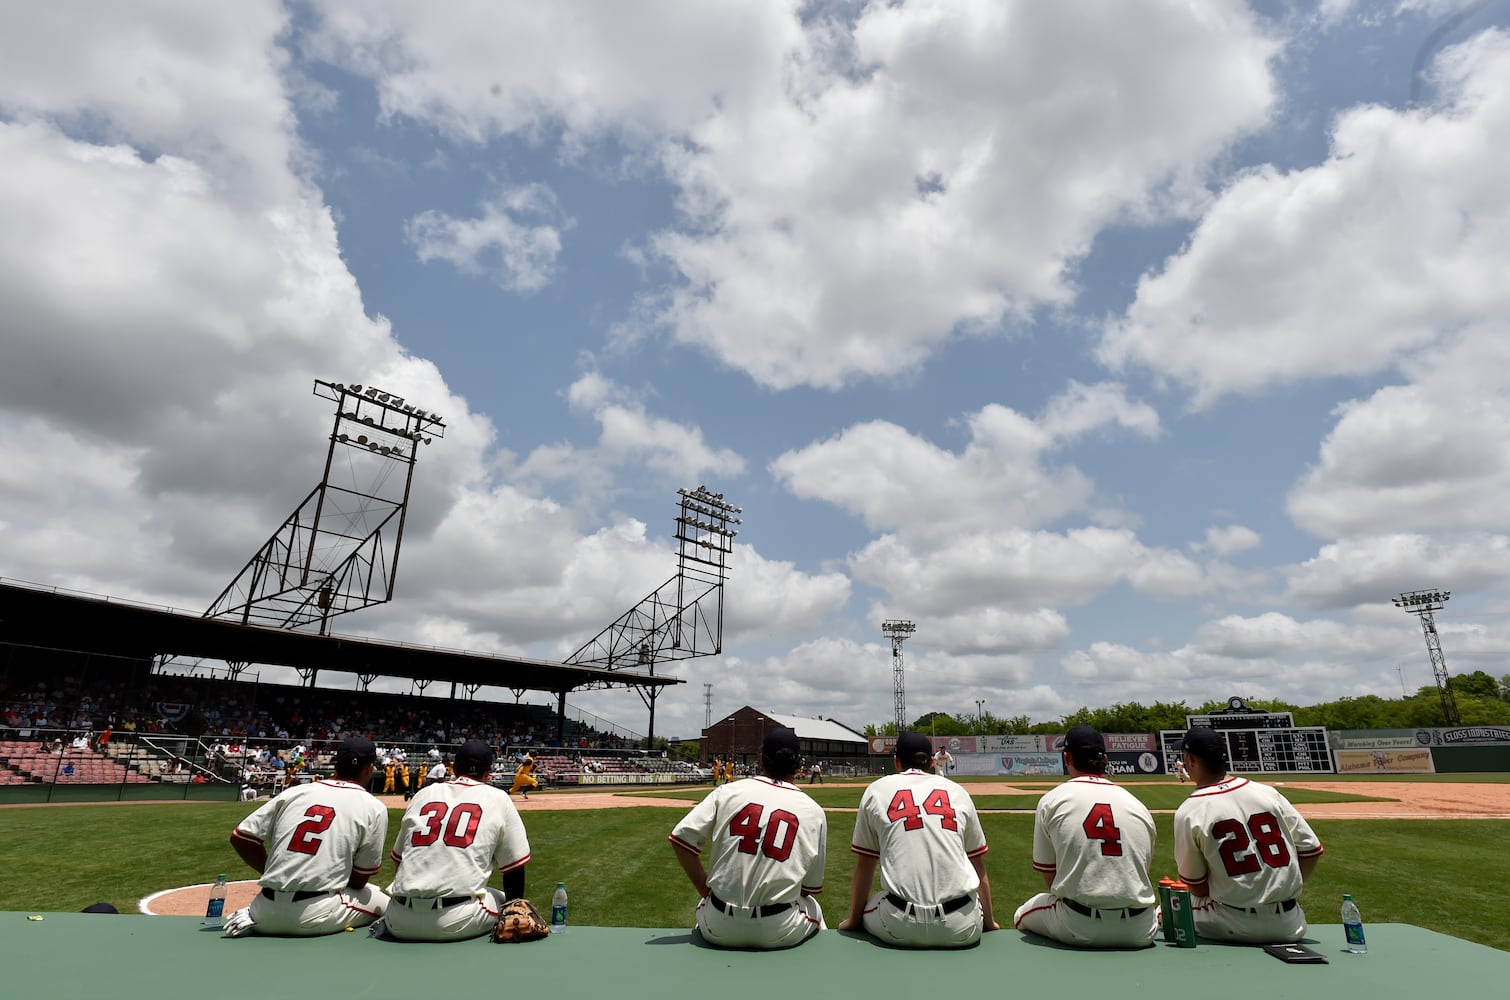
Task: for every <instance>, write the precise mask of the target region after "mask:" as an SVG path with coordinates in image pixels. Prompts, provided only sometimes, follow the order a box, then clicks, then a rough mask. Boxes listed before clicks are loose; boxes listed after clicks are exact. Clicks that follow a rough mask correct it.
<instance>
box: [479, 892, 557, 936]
mask: <svg viewBox="0 0 1510 1000" xmlns="http://www.w3.org/2000/svg"><path fill="white" fill-rule="evenodd" d="M550 932H551V929H550V926H549V925H548V924H546V922H545V920H544V919H542V918H541V916H540V911H539V910H537V909H535V904H534V903H531V902H530V901H529V900H527V899H511V900H509V901H508V902H507V903H504V904H503V912H502V913H500V914H499V915H498V923H496V924H494V925H493V940H494V941H495V942H497V943H498V944H511V943H513V942H515V941H538V940H540V939H541V938H543V937H548V936H549V935H550Z"/></svg>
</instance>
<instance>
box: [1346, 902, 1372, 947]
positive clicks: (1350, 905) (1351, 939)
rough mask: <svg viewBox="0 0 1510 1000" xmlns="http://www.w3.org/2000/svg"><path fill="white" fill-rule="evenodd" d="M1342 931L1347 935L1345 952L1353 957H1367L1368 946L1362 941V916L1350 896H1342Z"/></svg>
mask: <svg viewBox="0 0 1510 1000" xmlns="http://www.w3.org/2000/svg"><path fill="white" fill-rule="evenodd" d="M1342 930H1343V931H1344V932H1345V933H1346V934H1347V950H1348V951H1350V952H1352V953H1353V954H1354V955H1367V954H1368V945H1367V944H1366V943H1365V942H1364V940H1363V914H1361V913H1359V912H1358V904H1357V903H1355V902H1353V897H1352V896H1351V895H1350V894H1347V893H1344V894H1343V896H1342Z"/></svg>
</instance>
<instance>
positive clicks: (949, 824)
mask: <svg viewBox="0 0 1510 1000" xmlns="http://www.w3.org/2000/svg"><path fill="white" fill-rule="evenodd" d="M924 813H927V814H928V815H929V816H937V817H938V818H939V826H942V827H943V828H944V829H945V830H958V829H959V823H957V822H955V819H954V806H952V805H951V804H950V803H949V793H948V792H947V791H945V790H944V789H942V788H935V789H933V790H932V791H931V792H929V793H928V795H927V797H925V798H924V799H923V808H921V809H919V808H918V804H917V800H916V799H914V798H913V796H912V789H910V788H902V789H899V790H898V791H897V793H896V794H895V795H893V796H892V797H891V804H890V805H888V806H887V807H886V818H887V819H889V820H891V821H892V822H893V823H895V822H897V821H898V820H901V822H902V829H904V830H921V829H922V828H923V814H924Z"/></svg>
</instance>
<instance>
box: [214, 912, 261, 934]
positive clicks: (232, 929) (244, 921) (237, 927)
mask: <svg viewBox="0 0 1510 1000" xmlns="http://www.w3.org/2000/svg"><path fill="white" fill-rule="evenodd" d="M253 926H255V924H254V923H253V921H252V908H251V907H250V906H243V907H242V908H241V909H239V910H237V911H236V912H235V913H233V914H231V915H230V916H229V917H227V918H226V920H225V929H224V931H222V933H221V936H222V937H229V938H236V937H246V936H247V935H248V934H250V933H252V927H253Z"/></svg>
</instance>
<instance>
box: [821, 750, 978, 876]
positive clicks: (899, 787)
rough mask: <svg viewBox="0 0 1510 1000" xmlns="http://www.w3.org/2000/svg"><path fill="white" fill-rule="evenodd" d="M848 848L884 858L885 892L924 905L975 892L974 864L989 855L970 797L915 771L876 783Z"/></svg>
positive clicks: (933, 776)
mask: <svg viewBox="0 0 1510 1000" xmlns="http://www.w3.org/2000/svg"><path fill="white" fill-rule="evenodd" d="M849 849H850V850H851V851H854V852H855V853H856V854H864V855H867V856H869V857H873V858H880V860H881V866H880V867H881V887H882V889H884V890H885V891H886V892H890V893H894V894H896V895H898V896H901V897H902V898H903V899H905V900H907V901H908V902H911V903H921V904H924V905H932V904H935V903H941V902H944V901H946V900H950V899H954V898H955V897H957V896H962V895H964V894H965V893H967V892H973V891H975V889H977V888H978V887H979V886H980V878H979V877H978V876H977V875H976V874H975V866H974V865H973V864H971V861H970V859H971V858H976V857H979V856H980V855H982V854H985V853H986V851H987V850H989V848H988V847H987V846H986V834H985V831H983V830H982V829H981V826H980V817H979V816H977V815H976V814H975V803H974V801H972V800H971V798H970V793H969V792H967V791H965V790H964V789H963V788H962V787H960V786H959V785H957V784H955V783H954V782H953V781H950V780H949V779H948V778H944V777H940V776H939V775H936V774H926V773H924V772H922V771H919V770H917V769H915V768H912V769H909V770H906V771H902V772H901V773H899V774H889V775H887V776H886V777H884V778H879V779H877V780H876V781H873V782H871V784H870V787H869V788H867V789H866V790H865V795H864V796H863V797H861V799H860V812H859V815H857V816H856V817H855V835H854V838H853V839H852V840H851V842H850V845H849Z"/></svg>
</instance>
